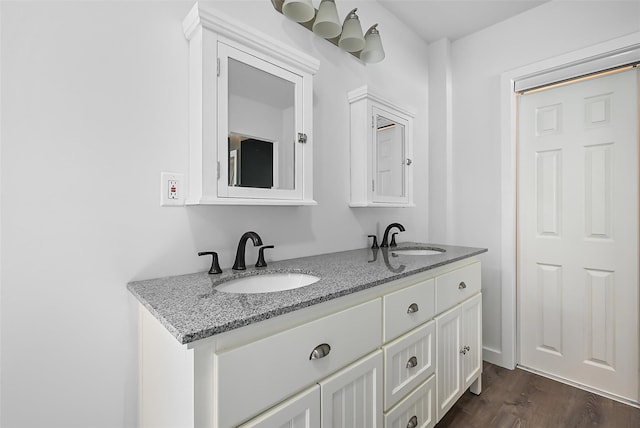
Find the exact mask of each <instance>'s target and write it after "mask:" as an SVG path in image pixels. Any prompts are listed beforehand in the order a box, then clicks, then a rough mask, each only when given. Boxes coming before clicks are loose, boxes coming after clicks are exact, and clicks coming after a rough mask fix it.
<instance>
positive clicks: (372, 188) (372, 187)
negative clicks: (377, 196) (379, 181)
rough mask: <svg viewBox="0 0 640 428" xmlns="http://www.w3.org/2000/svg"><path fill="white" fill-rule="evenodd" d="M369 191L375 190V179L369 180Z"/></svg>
mask: <svg viewBox="0 0 640 428" xmlns="http://www.w3.org/2000/svg"><path fill="white" fill-rule="evenodd" d="M371 191H372V192H375V191H376V181H375V180H371Z"/></svg>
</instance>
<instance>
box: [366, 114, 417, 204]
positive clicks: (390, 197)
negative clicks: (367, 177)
mask: <svg viewBox="0 0 640 428" xmlns="http://www.w3.org/2000/svg"><path fill="white" fill-rule="evenodd" d="M372 124H373V127H374V129H373V139H374V150H373V153H374V160H373V161H374V168H373V171H374V174H375V177H374V180H373V184H372V187H373V189H372V190H373V194H374V197H373V200H374V201H376V202H405V201H406V200H407V177H406V166H407V162H408V160H407V153H406V140H405V128H406V126H405V124H404V123H403V122H402V121H401V120H399V119H397V118H394V117H393V116H392V115H390V114H388V113H387V112H384V111H381V110H378V109H375V108H374V109H373V120H372Z"/></svg>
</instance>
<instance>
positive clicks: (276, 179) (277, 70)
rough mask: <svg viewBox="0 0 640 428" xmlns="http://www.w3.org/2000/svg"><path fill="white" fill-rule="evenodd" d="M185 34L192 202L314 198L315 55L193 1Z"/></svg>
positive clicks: (302, 201)
mask: <svg viewBox="0 0 640 428" xmlns="http://www.w3.org/2000/svg"><path fill="white" fill-rule="evenodd" d="M184 32H185V35H186V37H187V39H188V40H189V128H190V133H189V186H188V188H189V195H188V197H187V201H186V203H187V204H189V205H208V204H227V205H314V204H315V201H314V200H313V170H312V169H313V159H312V155H313V130H312V118H313V111H312V108H313V104H312V97H313V80H312V79H313V75H314V74H315V73H316V72H317V70H318V67H319V62H318V60H316V59H315V58H312V57H310V56H308V55H307V54H305V53H304V52H300V51H297V50H295V49H293V48H291V47H289V46H287V45H285V44H283V43H281V42H280V41H278V40H275V39H273V38H272V37H270V36H268V35H266V34H261V33H259V32H257V31H256V30H254V29H252V28H250V27H247V26H246V25H244V24H242V23H240V22H236V21H234V20H233V19H231V18H229V17H226V16H224V15H222V14H220V13H219V12H217V11H212V10H211V9H204V8H202V6H200V5H199V4H196V5H195V6H194V8H193V9H192V10H191V12H190V13H189V15H188V16H187V17H186V18H185V20H184Z"/></svg>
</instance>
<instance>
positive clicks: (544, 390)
mask: <svg viewBox="0 0 640 428" xmlns="http://www.w3.org/2000/svg"><path fill="white" fill-rule="evenodd" d="M436 427H437V428H445V427H454V428H507V427H508V428H556V427H557V428H565V427H566V428H573V427H603V428H604V427H606V428H627V427H628V428H639V427H640V409H637V408H635V407H631V406H628V405H625V404H622V403H619V402H617V401H614V400H609V399H607V398H603V397H601V396H599V395H596V394H593V393H590V392H587V391H583V390H581V389H578V388H574V387H572V386H568V385H565V384H563V383H560V382H556V381H553V380H550V379H547V378H545V377H542V376H538V375H535V374H532V373H529V372H527V371H524V370H520V369H516V370H507V369H504V368H502V367H498V366H495V365H493V364H489V363H486V362H485V363H484V373H483V374H482V393H481V394H480V395H478V396H476V395H474V394H472V393H470V392H469V391H467V392H465V393H464V395H463V396H462V397H461V398H460V400H458V402H457V403H456V404H455V405H454V407H453V408H452V409H451V410H450V411H449V413H447V414H446V415H445V417H444V418H442V420H441V421H440V423H438V425H436Z"/></svg>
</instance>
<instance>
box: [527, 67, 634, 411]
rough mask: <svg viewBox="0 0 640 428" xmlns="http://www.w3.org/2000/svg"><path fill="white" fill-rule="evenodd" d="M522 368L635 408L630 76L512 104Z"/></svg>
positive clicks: (630, 73)
mask: <svg viewBox="0 0 640 428" xmlns="http://www.w3.org/2000/svg"><path fill="white" fill-rule="evenodd" d="M518 114H519V118H518V127H519V130H518V133H519V136H518V177H519V178H518V180H519V184H518V200H519V207H518V228H519V232H518V241H519V242H518V263H519V264H518V271H519V272H518V276H519V277H518V299H519V306H518V311H519V322H520V325H519V335H520V338H519V348H520V349H519V351H520V363H521V365H523V366H526V367H529V368H532V369H535V370H538V371H541V372H544V373H548V374H551V375H554V376H557V377H560V378H563V379H567V380H570V381H573V382H576V383H579V384H582V385H586V386H589V387H592V388H595V389H598V390H600V391H603V392H606V393H609V394H614V395H616V396H619V397H623V398H626V399H629V400H633V401H636V400H638V76H637V70H629V71H624V72H619V73H616V74H612V75H607V76H600V77H595V78H591V79H589V80H585V81H581V82H575V83H571V84H567V85H565V86H560V87H556V88H553V89H546V90H542V91H540V92H534V93H529V94H525V95H521V96H520V97H519V113H518Z"/></svg>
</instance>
